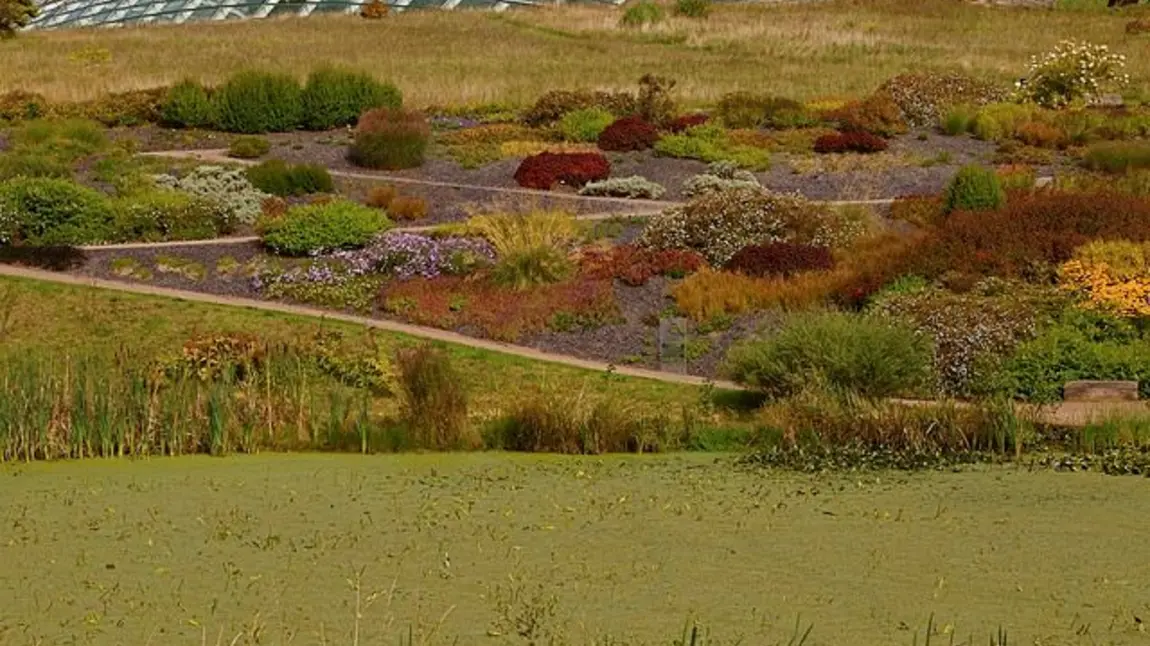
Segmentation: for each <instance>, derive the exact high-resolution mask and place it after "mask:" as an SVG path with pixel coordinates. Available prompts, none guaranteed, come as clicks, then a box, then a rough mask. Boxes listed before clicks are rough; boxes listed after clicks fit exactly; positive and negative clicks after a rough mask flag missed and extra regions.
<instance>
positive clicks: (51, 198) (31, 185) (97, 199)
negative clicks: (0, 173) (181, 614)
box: [0, 177, 112, 245]
mask: <svg viewBox="0 0 1150 646" xmlns="http://www.w3.org/2000/svg"><path fill="white" fill-rule="evenodd" d="M111 220H112V209H111V206H110V204H109V200H108V197H107V196H106V195H104V194H103V193H101V192H99V191H96V190H93V189H90V188H87V187H85V186H81V185H79V184H76V183H74V182H71V181H68V180H65V179H57V178H47V177H19V178H15V179H10V180H7V181H5V182H2V183H0V238H6V239H7V240H9V241H21V242H23V243H26V244H29V245H66V244H91V243H97V242H102V241H104V240H106V239H107V238H108V236H109V225H110V223H111Z"/></svg>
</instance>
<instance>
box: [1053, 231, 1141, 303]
mask: <svg viewBox="0 0 1150 646" xmlns="http://www.w3.org/2000/svg"><path fill="white" fill-rule="evenodd" d="M1148 259H1150V243H1135V242H1127V241H1124V240H1119V241H1112V242H1092V243H1090V244H1087V245H1084V246H1082V247H1080V248H1078V249H1077V250H1076V251H1075V252H1074V257H1073V258H1072V259H1071V260H1070V261H1068V262H1066V263H1064V264H1063V265H1062V267H1060V268H1059V270H1058V279H1059V283H1060V284H1061V286H1062V288H1063V289H1065V290H1067V291H1070V292H1074V293H1076V294H1080V295H1082V296H1083V297H1084V298H1085V299H1086V301H1087V303H1088V304H1089V305H1091V306H1093V307H1095V308H1098V309H1107V310H1111V311H1114V312H1116V313H1117V314H1120V315H1123V316H1139V317H1140V316H1150V263H1148V262H1147V260H1148Z"/></svg>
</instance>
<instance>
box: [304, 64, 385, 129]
mask: <svg viewBox="0 0 1150 646" xmlns="http://www.w3.org/2000/svg"><path fill="white" fill-rule="evenodd" d="M301 100H302V103H303V125H304V127H306V128H307V129H308V130H330V129H332V128H339V127H342V126H349V125H352V124H354V123H355V122H356V121H357V120H358V119H359V115H361V114H363V113H364V112H366V111H368V110H371V109H373V108H391V109H393V110H395V109H398V108H399V107H400V106H401V105H403V96H402V95H401V94H400V92H399V89H398V88H396V87H395V86H394V85H392V84H391V83H381V82H380V81H377V80H376V79H375V78H373V77H372V76H371V75H370V74H366V73H363V72H353V71H350V70H341V69H338V68H333V67H327V68H322V69H319V70H316V71H314V72H312V73H311V75H309V76H308V78H307V83H306V84H305V85H304V88H303V95H302V98H301Z"/></svg>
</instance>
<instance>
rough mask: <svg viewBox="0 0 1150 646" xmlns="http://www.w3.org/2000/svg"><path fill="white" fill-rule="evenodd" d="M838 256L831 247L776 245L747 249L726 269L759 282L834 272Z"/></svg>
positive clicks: (736, 256) (740, 251)
mask: <svg viewBox="0 0 1150 646" xmlns="http://www.w3.org/2000/svg"><path fill="white" fill-rule="evenodd" d="M834 266H835V259H834V256H832V255H831V250H830V249H829V248H827V247H816V246H814V245H804V244H792V243H789V242H772V243H769V244H762V245H748V246H746V247H743V248H742V249H740V250H739V251H738V252H736V253H735V255H733V256H731V259H730V260H728V261H727V264H726V267H725V268H726V269H727V270H728V271H735V272H738V273H740V274H745V275H747V276H755V277H759V278H765V277H774V276H784V277H786V276H791V275H794V274H797V273H799V272H802V271H813V270H820V269H833V268H834Z"/></svg>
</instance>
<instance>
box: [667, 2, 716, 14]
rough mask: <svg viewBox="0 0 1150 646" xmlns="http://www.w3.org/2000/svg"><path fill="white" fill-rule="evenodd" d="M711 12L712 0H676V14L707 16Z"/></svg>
mask: <svg viewBox="0 0 1150 646" xmlns="http://www.w3.org/2000/svg"><path fill="white" fill-rule="evenodd" d="M710 13H711V0H675V15H676V16H685V17H687V18H706V17H707V15H708V14H710Z"/></svg>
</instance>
